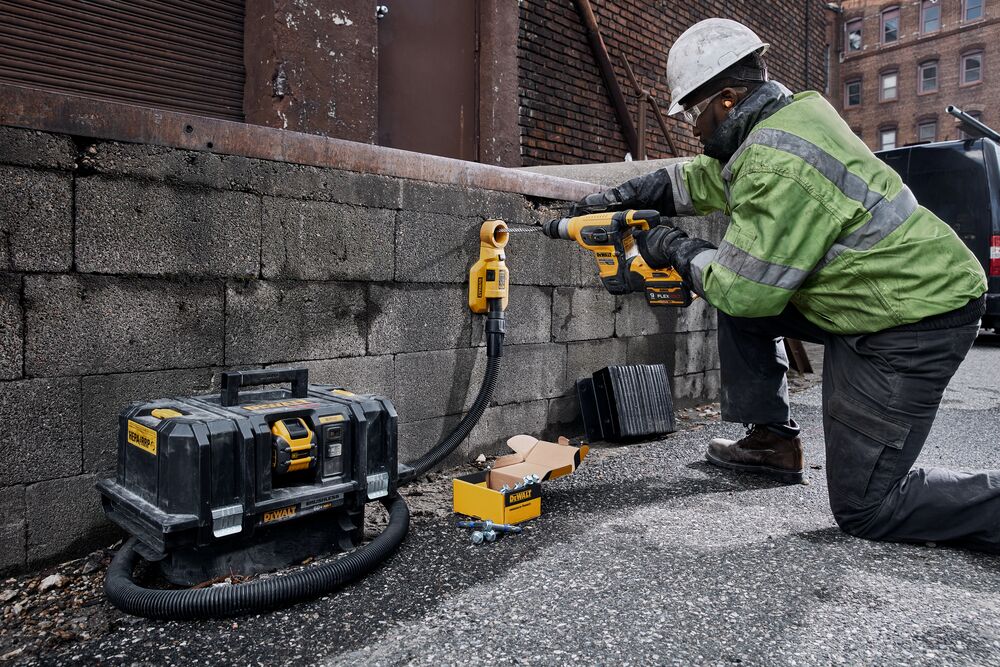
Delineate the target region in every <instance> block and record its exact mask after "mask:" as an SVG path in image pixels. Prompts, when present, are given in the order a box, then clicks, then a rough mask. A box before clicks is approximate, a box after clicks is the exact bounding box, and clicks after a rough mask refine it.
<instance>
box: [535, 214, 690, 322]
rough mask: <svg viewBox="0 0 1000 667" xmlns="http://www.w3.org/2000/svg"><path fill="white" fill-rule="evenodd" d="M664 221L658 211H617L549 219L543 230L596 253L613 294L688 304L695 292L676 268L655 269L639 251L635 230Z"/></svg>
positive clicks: (657, 303)
mask: <svg viewBox="0 0 1000 667" xmlns="http://www.w3.org/2000/svg"><path fill="white" fill-rule="evenodd" d="M659 223H660V214H659V213H658V212H656V211H648V210H647V211H635V210H628V211H614V212H606V213H591V214H588V215H580V216H575V217H572V218H562V219H558V220H549V221H548V222H546V223H545V224H544V225H543V226H542V233H543V234H545V235H546V236H548V237H549V238H552V239H567V240H571V241H576V242H577V243H578V244H580V246H581V247H582V248H584V249H585V250H589V251H590V252H592V253H594V258H595V259H596V260H597V269H598V272H599V273H600V276H601V282H602V283H603V284H604V288H605V289H607V290H608V292H610V293H611V294H628V293H630V292H645V294H646V301H647V302H648V303H649V305H650V306H687V305H690V303H691V291H690V290H689V289H688V287H687V285H685V284H684V281H683V279H682V278H681V276H680V274H679V273H677V271H676V270H675V269H674V268H673V267H668V268H665V269H654V268H651V267H650V266H649V265H648V264H647V263H646V260H645V259H643V258H642V255H640V254H639V248H638V247H637V245H636V242H635V238H634V237H633V236H632V233H633V232H634V231H636V230H643V231H648V230H649V229H650V228H652V227H655V226H657V225H658V224H659Z"/></svg>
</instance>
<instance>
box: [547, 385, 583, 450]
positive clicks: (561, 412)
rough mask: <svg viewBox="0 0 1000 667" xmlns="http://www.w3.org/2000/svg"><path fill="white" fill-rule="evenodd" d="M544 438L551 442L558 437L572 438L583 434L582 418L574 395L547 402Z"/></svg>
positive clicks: (578, 403)
mask: <svg viewBox="0 0 1000 667" xmlns="http://www.w3.org/2000/svg"><path fill="white" fill-rule="evenodd" d="M546 422H547V424H546V427H545V437H547V438H549V439H550V440H552V441H553V442H554V441H555V440H556V439H557V438H558V437H559V436H560V435H564V436H566V437H567V438H572V437H575V436H578V435H582V434H583V418H582V417H581V416H580V402H579V400H577V397H576V395H575V394H574V395H573V396H561V397H559V398H553V399H550V400H549V405H548V414H547V416H546Z"/></svg>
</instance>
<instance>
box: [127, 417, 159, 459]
mask: <svg viewBox="0 0 1000 667" xmlns="http://www.w3.org/2000/svg"><path fill="white" fill-rule="evenodd" d="M128 444H130V445H135V446H136V447H138V448H139V449H141V450H143V451H146V452H149V453H150V454H152V455H153V456H156V431H154V430H153V429H151V428H149V427H147V426H143V425H142V424H137V423H136V422H134V421H132V420H131V419H130V420H129V422H128Z"/></svg>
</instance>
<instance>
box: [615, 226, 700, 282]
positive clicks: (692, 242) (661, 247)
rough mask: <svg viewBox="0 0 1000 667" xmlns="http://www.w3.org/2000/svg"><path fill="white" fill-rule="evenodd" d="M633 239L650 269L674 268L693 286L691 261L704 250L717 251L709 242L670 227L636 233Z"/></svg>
mask: <svg viewBox="0 0 1000 667" xmlns="http://www.w3.org/2000/svg"><path fill="white" fill-rule="evenodd" d="M633 237H634V238H635V242H636V245H638V246H639V254H640V255H642V258H643V259H644V260H646V264H648V265H649V266H650V268H653V269H665V268H667V267H670V266H672V267H674V268H675V269H677V273H679V274H681V278H683V279H684V282H686V283H688V284H691V260H692V259H694V258H695V256H696V255H697V254H698V253H700V252H702V251H703V250H708V249H713V250H714V249H715V246H714V245H712V244H711V243H709V242H708V241H705V240H704V239H692V238H689V237H688V235H687V233H686V232H684V230H682V229H678V228H677V227H670V226H668V225H661V226H659V227H654V228H653V229H651V230H649V231H648V232H645V231H639V232H634V233H633Z"/></svg>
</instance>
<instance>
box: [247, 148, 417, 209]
mask: <svg viewBox="0 0 1000 667" xmlns="http://www.w3.org/2000/svg"><path fill="white" fill-rule="evenodd" d="M249 176H250V178H249V187H250V189H251V190H253V191H254V192H259V193H260V194H264V195H271V196H274V197H288V198H291V199H308V200H315V201H332V202H339V203H341V204H354V205H356V206H367V207H370V208H387V209H393V210H395V209H398V208H400V206H401V190H402V180H401V179H398V178H391V177H388V176H379V175H377V174H362V173H358V172H353V171H343V170H339V169H325V168H321V167H310V166H306V165H295V164H287V163H284V162H272V161H267V160H252V161H251V168H250V174H249Z"/></svg>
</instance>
